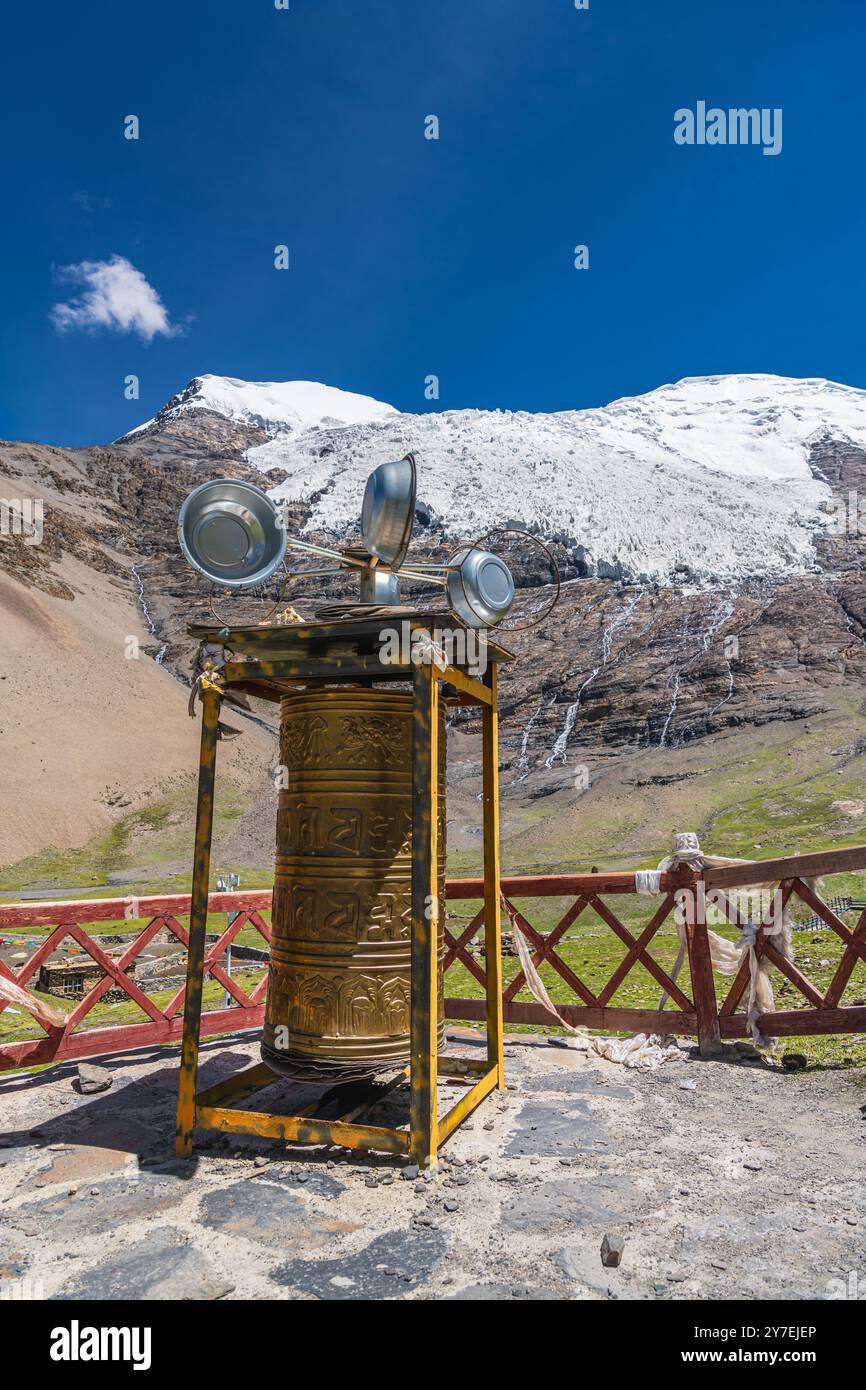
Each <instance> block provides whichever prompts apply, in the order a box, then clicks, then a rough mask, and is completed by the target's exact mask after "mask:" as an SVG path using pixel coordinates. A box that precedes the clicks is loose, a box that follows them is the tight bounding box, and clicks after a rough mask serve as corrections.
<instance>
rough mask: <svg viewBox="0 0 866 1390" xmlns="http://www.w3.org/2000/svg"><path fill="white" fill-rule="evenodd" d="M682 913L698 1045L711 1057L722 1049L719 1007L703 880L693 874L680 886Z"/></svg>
mask: <svg viewBox="0 0 866 1390" xmlns="http://www.w3.org/2000/svg"><path fill="white" fill-rule="evenodd" d="M681 891H682V893H683V901H684V903H685V913H686V942H687V945H688V952H689V969H690V971H691V976H692V999H693V1000H694V1004H695V1013H696V1015H697V1021H698V1048H699V1049H700V1054H701V1056H702V1057H713V1056H715V1055H716V1054H717V1053H719V1052H721V1050H722V1037H721V1032H720V1029H719V1008H718V1004H717V1002H716V985H715V981H714V979H713V963H712V960H711V958H710V943H709V938H708V937H707V900H706V889H705V886H704V880H703V879H702V878H696V879H695V880H694V882H693V883H692V884H691V886H690V887H688V888H685V889H683V890H681Z"/></svg>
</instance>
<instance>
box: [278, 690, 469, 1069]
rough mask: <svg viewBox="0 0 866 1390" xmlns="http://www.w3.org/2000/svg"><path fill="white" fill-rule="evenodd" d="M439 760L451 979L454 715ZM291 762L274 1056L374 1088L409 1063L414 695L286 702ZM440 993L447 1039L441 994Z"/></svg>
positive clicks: (346, 695)
mask: <svg viewBox="0 0 866 1390" xmlns="http://www.w3.org/2000/svg"><path fill="white" fill-rule="evenodd" d="M439 752H440V761H439V864H438V868H439V902H440V904H441V905H442V907H441V910H440V929H439V961H440V971H441V965H442V959H443V955H444V935H443V923H442V915H444V890H445V722H444V709H443V710H441V723H440V729H439ZM280 761H281V762H282V764H283V765H284V767H285V768H286V769H287V781H288V787H287V789H286V790H284V791H281V792H280V801H279V811H278V814H277V856H276V878H275V883H274V904H273V940H272V945H271V969H270V978H269V982H268V998H267V1007H266V1010H265V1026H264V1035H263V1039H262V1056H263V1058H264V1059H265V1061H266V1062H267V1063H268V1064H269V1065H270V1066H272V1067H273V1068H274V1069H275V1070H277V1071H280V1072H283V1073H285V1074H286V1075H289V1076H294V1077H298V1078H301V1079H310V1080H321V1081H322V1082H329V1083H330V1082H335V1081H340V1080H343V1079H347V1080H348V1079H353V1078H355V1077H364V1076H370V1075H373V1074H375V1073H376V1072H378V1071H382V1070H386V1069H388V1068H391V1067H394V1066H395V1065H396V1064H398V1063H399V1062H401V1061H405V1060H407V1059H408V1056H409V1008H410V996H411V990H410V947H411V927H412V696H411V694H409V693H405V694H404V693H400V692H398V693H391V692H389V691H383V690H355V689H343V690H316V691H308V692H305V693H298V694H293V695H287V696H284V698H283V700H282V723H281V731H280ZM440 983H441V975H440ZM439 994H440V1019H439V1027H440V1035H443V1034H444V1015H443V1012H442V1002H441V995H442V991H441V988H440V991H439ZM442 1040H444V1039H443V1038H442V1036H440V1041H442Z"/></svg>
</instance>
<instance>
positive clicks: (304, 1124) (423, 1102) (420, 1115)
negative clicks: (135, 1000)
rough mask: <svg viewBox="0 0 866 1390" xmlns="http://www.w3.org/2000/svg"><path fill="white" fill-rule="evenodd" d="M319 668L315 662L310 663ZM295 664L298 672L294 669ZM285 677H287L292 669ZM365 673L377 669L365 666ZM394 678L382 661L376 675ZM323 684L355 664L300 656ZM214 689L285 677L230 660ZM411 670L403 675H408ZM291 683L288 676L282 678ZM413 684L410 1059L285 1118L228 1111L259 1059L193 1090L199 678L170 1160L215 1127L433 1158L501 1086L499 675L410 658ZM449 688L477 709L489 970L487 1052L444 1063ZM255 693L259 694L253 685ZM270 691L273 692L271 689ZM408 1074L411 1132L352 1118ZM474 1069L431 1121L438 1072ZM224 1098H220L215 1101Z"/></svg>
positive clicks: (422, 1163)
mask: <svg viewBox="0 0 866 1390" xmlns="http://www.w3.org/2000/svg"><path fill="white" fill-rule="evenodd" d="M311 667H313V668H318V669H310V668H311ZM295 669H296V668H295ZM292 674H293V676H294V678H295V679H297V678H298V677H297V675H295V674H294V671H293V673H292ZM366 674H370V675H373V678H374V679H375V677H376V675H378V674H380V673H379V672H378V671H373V670H368V671H367V672H366ZM382 674H383V675H385V676H386V677H388V678H390V679H394V678H395V677H397V678H399V674H398V673H397V672H395V670H394V668H393V667H391V668H390V669H389V670H387V671H386V672H383V673H382ZM316 675H318V676H319V677H321V678H324V679H326V680H328V681H330V682H335V681H339V680H340V678H341V675H342V676H343V678H344V679H350V680H351V679H357V674H356V673H355V671H354V670H353V671H352V672H351V674H350V673H349V672H343V671H340V670H335V666H334V662H333V660H331V661H328V660H327V658H325V659H322V660H321V661H320V662H316V661H315V660H314V661H312V662H307V663H305V670H304V676H303V677H302V679H303V678H304V677H309V676H316ZM221 676H222V681H223V684H224V685H232V684H237V685H239V686H240V685H241V684H242V685H243V688H244V689H246V690H248V691H249V690H251V689H252V690H253V691H255V686H256V683H257V681H259V680H262V681H265V680H268V681H273V680H274V679H275V678H279V677H282V678H285V677H286V676H288V672H287V671H286V667H285V664H284V663H283V662H259V663H255V664H253V663H247V662H243V663H240V662H237V663H230V664H229V665H227V666H225V667H224V668H223V671H222V673H221ZM409 676H410V672H409V671H408V670H406V671H405V672H404V673H402V678H403V679H408V678H409ZM289 678H290V679H291V678H292V677H289ZM411 679H412V689H413V755H412V758H413V805H412V948H411V995H412V997H411V1018H410V1033H411V1040H410V1059H409V1066H408V1068H407V1069H406V1070H405V1071H403V1072H402V1073H401V1074H400V1075H399V1076H398V1077H396V1078H393V1079H392V1080H390V1081H389V1082H387V1083H384V1084H383V1083H381V1082H372V1083H369V1085H368V1086H367V1087H366V1088H362V1093H361V1094H359V1088H358V1086H357V1085H355V1086H354V1087H353V1086H341V1087H335V1088H334V1089H333V1090H332V1091H331V1092H328V1093H327V1094H326V1095H325V1096H323V1097H321V1098H320V1099H319V1100H318V1101H317V1102H316V1103H315V1105H312V1106H308V1107H307V1108H306V1110H303V1111H302V1112H301V1113H299V1114H295V1115H270V1114H267V1113H265V1112H262V1111H257V1110H236V1109H234V1108H233V1105H234V1103H236V1102H237V1101H239V1100H242V1099H244V1098H245V1097H246V1096H249V1095H252V1094H254V1093H255V1092H256V1091H259V1090H261V1089H263V1088H264V1087H265V1086H270V1085H272V1084H273V1083H274V1082H275V1081H278V1080H280V1079H281V1078H280V1077H279V1076H277V1075H276V1074H275V1073H274V1072H272V1071H271V1069H270V1067H268V1066H267V1065H266V1064H265V1063H264V1062H258V1063H255V1064H254V1065H253V1066H251V1067H248V1068H246V1069H245V1070H244V1071H242V1072H240V1073H238V1075H236V1076H233V1077H230V1078H229V1079H228V1080H226V1081H221V1082H219V1083H218V1084H217V1085H214V1086H211V1087H209V1088H207V1089H206V1090H204V1091H198V1089H197V1086H198V1054H199V1034H200V1028H201V1006H202V991H203V986H204V954H205V932H206V927H207V910H208V881H209V875H210V850H211V837H212V832H213V800H214V782H215V764H216V744H217V737H218V733H217V725H218V721H219V711H220V705H221V703H222V691H221V689H220V688H219V686H218V685H215V684H211V683H209V684H208V685H206V686H205V687H204V688H203V690H202V701H203V705H204V711H203V716H202V732H201V753H200V758H199V784H198V806H197V812H196V831H195V857H194V867H193V883H192V899H191V904H190V926H189V952H188V956H187V975H186V995H185V1002H184V1019H183V1043H182V1048H181V1064H180V1077H179V1081H178V1101H177V1129H176V1137H175V1152H176V1154H177V1155H178V1156H179V1157H188V1156H189V1155H190V1154H191V1153H192V1147H193V1130H194V1129H197V1128H198V1129H215V1130H220V1131H222V1132H223V1133H227V1134H257V1135H262V1136H264V1137H269V1138H274V1139H285V1140H289V1141H292V1142H296V1143H305V1144H340V1145H342V1146H343V1147H345V1148H350V1149H362V1150H370V1149H374V1150H378V1151H380V1152H383V1153H391V1154H409V1155H410V1156H411V1158H412V1159H413V1160H414V1162H416V1163H417V1164H418V1165H419V1167H422V1168H427V1167H431V1166H433V1165H435V1163H436V1161H437V1154H438V1150H439V1148H440V1146H441V1145H442V1144H444V1143H445V1141H446V1140H447V1139H448V1138H449V1137H450V1135H452V1134H453V1133H454V1131H455V1129H457V1127H458V1125H460V1124H461V1122H462V1121H463V1120H465V1119H466V1117H467V1116H468V1115H471V1114H472V1112H473V1110H475V1108H476V1107H477V1106H478V1105H480V1104H481V1102H482V1101H483V1100H484V1099H485V1097H486V1096H488V1095H489V1094H490V1092H491V1091H493V1090H495V1089H500V1090H501V1089H502V1088H503V1086H504V1085H505V1070H504V1062H503V1055H502V942H501V923H500V887H499V878H500V867H499V719H498V704H497V672H496V666H495V664H492V663H491V664H490V665H489V666H488V668H487V671H486V672H485V676H484V678H483V679H482V680H478V679H476V678H475V677H473V676H471V675H469V674H468V673H467V672H466V671H464V670H462V669H458V668H456V667H453V666H446V667H444V668H440V667H439V666H437V665H435V664H433V663H424V664H422V665H419V666H415V667H414V669H413V670H412V672H411ZM443 684H446V685H449V686H452V687H453V688H454V689H456V690H457V691H458V692H459V702H460V703H461V704H467V703H468V704H473V705H475V704H477V705H480V706H481V710H482V768H483V772H482V777H483V815H484V827H483V828H484V885H485V890H484V909H485V912H484V919H485V926H484V943H485V952H486V956H485V960H486V970H487V1010H486V1018H487V1058H486V1060H483V1061H482V1060H480V1059H471V1060H463V1059H460V1061H459V1063H455V1062H454V1061H453V1059H449V1058H447V1057H440V1056H439V1048H438V1039H437V1032H438V1012H439V1004H440V1000H439V994H438V958H437V957H438V939H439V920H440V915H441V913H442V912H444V910H445V905H444V903H440V902H439V900H438V895H437V888H438V883H437V872H436V864H437V840H438V824H439V818H438V779H437V767H438V756H439V749H438V740H439V721H438V718H437V715H438V710H439V701H440V698H441V697H442V692H441V686H442V685H443ZM261 693H265V692H264V691H262V692H261ZM269 698H272V699H273V698H274V695H273V693H270V695H269ZM407 1074H408V1078H409V1086H410V1098H409V1129H408V1131H406V1130H404V1129H390V1128H386V1127H377V1126H374V1125H368V1124H361V1123H358V1121H359V1120H360V1119H361V1117H362V1116H363V1115H364V1114H365V1113H367V1112H368V1111H369V1110H371V1109H372V1108H373V1107H374V1106H376V1105H377V1104H378V1103H379V1102H380V1100H382V1099H384V1097H385V1095H387V1093H388V1092H389V1091H392V1090H394V1089H395V1088H396V1087H397V1086H399V1085H400V1084H402V1083H403V1082H404V1081H405V1079H406V1076H407ZM458 1076H459V1077H461V1078H464V1077H465V1076H470V1077H472V1076H474V1077H477V1080H475V1081H474V1084H472V1085H471V1086H470V1088H469V1090H467V1091H466V1093H465V1094H464V1095H463V1096H461V1098H460V1100H459V1101H458V1102H457V1103H456V1105H454V1106H453V1107H452V1108H451V1109H450V1110H449V1111H447V1113H446V1114H445V1115H443V1116H442V1117H441V1118H440V1116H439V1108H438V1095H437V1085H438V1081H439V1078H440V1077H458ZM347 1101H351V1104H350V1105H349V1108H348V1111H344V1113H341V1114H340V1115H339V1116H338V1118H336V1119H321V1118H317V1116H316V1114H315V1111H317V1110H320V1109H323V1108H326V1106H327V1105H328V1104H330V1103H333V1102H337V1103H338V1105H339V1108H341V1109H342V1107H343V1106H344V1105H345V1104H346V1102H347ZM224 1102H230V1103H229V1104H224Z"/></svg>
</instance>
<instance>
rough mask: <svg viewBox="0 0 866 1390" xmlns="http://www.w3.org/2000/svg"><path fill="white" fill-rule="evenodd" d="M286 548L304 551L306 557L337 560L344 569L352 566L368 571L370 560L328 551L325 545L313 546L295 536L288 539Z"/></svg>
mask: <svg viewBox="0 0 866 1390" xmlns="http://www.w3.org/2000/svg"><path fill="white" fill-rule="evenodd" d="M286 547H287V548H288V549H291V550H302V551H303V552H304V554H306V555H321V556H322V557H323V558H324V559H326V560H336V561H337V562H338V564H339V565H340V566H341V567H342V566H343V565H352V566H353V567H355V568H358V569H366V568H367V566H368V565H369V563H370V561H369V560H360V559H358V557H357V556H355V555H344V554H343V553H342V552H341V551H339V550H328V548H327V546H324V545H312V544H311V542H309V541H299V540H296V539H295V537H294V536H287V537H286Z"/></svg>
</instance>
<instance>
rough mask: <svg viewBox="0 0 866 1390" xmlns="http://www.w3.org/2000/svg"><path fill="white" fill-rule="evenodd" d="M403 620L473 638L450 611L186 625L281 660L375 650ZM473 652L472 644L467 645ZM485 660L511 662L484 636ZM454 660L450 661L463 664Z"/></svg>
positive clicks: (412, 628) (419, 628) (243, 650)
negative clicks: (312, 620)
mask: <svg viewBox="0 0 866 1390" xmlns="http://www.w3.org/2000/svg"><path fill="white" fill-rule="evenodd" d="M403 623H406V624H408V631H409V632H410V633H411V632H434V631H436V630H438V631H440V632H442V633H449V632H451V633H454V634H458V635H465V637H466V639H467V641H468V642H470V643H471V642H472V640H473V639H476V640H477V638H478V636H480V633H479V632H478V631H477V630H476V629H472V628H468V627H467V626H466V625H465V623H463V622H461V620H460V619H459V618H458V617H456V616H455V614H454V613H452V612H450V611H445V612H439V613H427V612H417V611H414V612H413V611H411V610H407V611H406V612H400V611H398V612H395V613H387V612H384V613H381V614H376V615H374V616H372V617H363V618H344V619H341V620H339V621H336V622H325V623H303V624H297V625H293V626H288V625H287V626H276V627H272V626H258V625H250V626H245V627H233V628H228V627H221V626H220V625H219V623H217V622H215V621H214V622H210V623H191V624H190V625H189V627H188V628H187V632H188V633H189V636H190V637H194V638H196V640H197V641H200V642H213V643H214V644H216V645H219V646H224V647H228V648H229V650H230V651H232V652H235V653H238V654H240V655H247V656H253V657H257V658H265V656H266V654H267V658H266V659H268V660H275V659H277V658H278V656H280V655H283V656H285V658H286V659H288V660H292V659H297V658H298V657H300V656H301V655H304V656H308V657H328V656H337V655H349V654H362V653H363V654H367V655H369V654H372V653H373V652H375V651H376V650H377V648H378V647H379V645H380V643H381V641H382V633H383V632H385V631H396V632H398V633H400V632H402V631H403V629H402V626H401V625H402V624H403ZM470 650H472V651H476V650H477V648H476V647H472V648H470ZM486 656H487V660H488V661H491V662H494V663H495V664H497V665H499V664H501V663H503V662H507V661H513V660H514V653H513V652H511V651H509V650H508V648H507V647H503V646H502V645H501V644H500V643H499V642H494V641H492V640H491V638H490V636H489V634H488V635H487V639H486ZM463 664H464V663H462V662H459V661H458V662H455V665H463Z"/></svg>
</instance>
